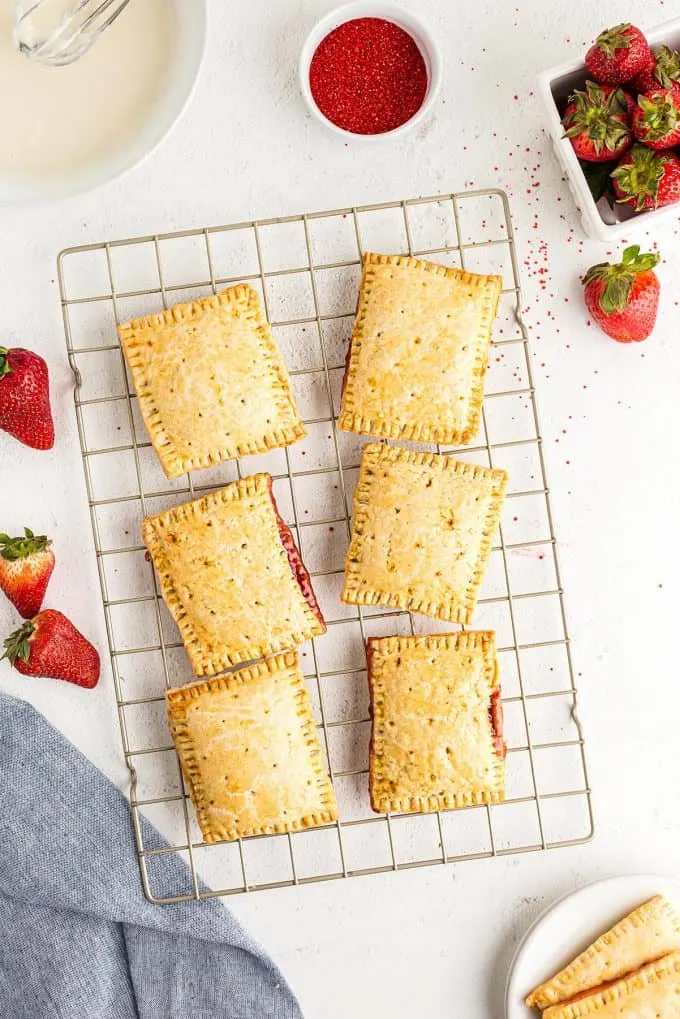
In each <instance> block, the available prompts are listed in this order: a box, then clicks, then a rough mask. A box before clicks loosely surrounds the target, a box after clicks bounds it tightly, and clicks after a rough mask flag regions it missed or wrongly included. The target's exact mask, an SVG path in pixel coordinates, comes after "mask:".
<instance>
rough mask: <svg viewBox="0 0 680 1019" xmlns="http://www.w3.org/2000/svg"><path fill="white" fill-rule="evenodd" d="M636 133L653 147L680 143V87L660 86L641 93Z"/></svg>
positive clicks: (671, 145) (636, 135) (634, 124)
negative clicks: (679, 88) (644, 93)
mask: <svg viewBox="0 0 680 1019" xmlns="http://www.w3.org/2000/svg"><path fill="white" fill-rule="evenodd" d="M633 132H634V134H635V137H636V138H637V139H638V141H641V142H642V143H643V145H647V146H648V148H650V149H672V148H673V146H674V145H678V144H680V90H676V89H672V88H658V89H656V90H655V91H653V92H647V94H646V95H643V96H638V101H637V103H636V104H635V108H634V109H633Z"/></svg>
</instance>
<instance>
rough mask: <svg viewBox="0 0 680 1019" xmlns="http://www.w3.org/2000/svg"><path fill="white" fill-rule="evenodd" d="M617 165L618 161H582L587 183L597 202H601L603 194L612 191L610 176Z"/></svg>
mask: <svg viewBox="0 0 680 1019" xmlns="http://www.w3.org/2000/svg"><path fill="white" fill-rule="evenodd" d="M616 165H617V164H616V161H613V162H611V163H587V162H585V161H583V162H581V169H582V170H583V175H584V177H585V178H586V183H587V184H588V187H589V189H590V193H591V195H592V196H593V200H594V201H595V202H599V200H600V199H601V198H602V197H603V195H605V194H607V195H608V193H611V181H610V179H609V178H610V175H611V172H612V170H613V169H614V167H615V166H616Z"/></svg>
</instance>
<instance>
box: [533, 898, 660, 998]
mask: <svg viewBox="0 0 680 1019" xmlns="http://www.w3.org/2000/svg"><path fill="white" fill-rule="evenodd" d="M678 950H680V916H679V915H678V913H677V912H676V910H675V909H674V907H673V906H672V905H671V903H670V902H669V901H668V900H667V899H664V898H663V896H661V895H655V896H654V898H652V899H650V900H649V901H648V902H645V903H643V904H642V905H641V906H638V908H637V909H634V910H633V912H632V913H629V914H628V915H627V916H624V918H623V919H622V920H619V922H618V923H616V924H614V926H613V927H612V928H610V930H608V931H605V933H604V934H602V935H601V936H600V937H599V938H598V939H597V940H596V941H594V942H593V944H592V945H590V946H589V947H588V948H586V949H585V950H584V951H583V952H581V954H580V955H578V956H577V957H576V958H575V959H574V960H573V962H570V963H569V965H568V966H565V967H564V969H562V970H560V972H559V973H556V974H555V976H554V977H552V978H551V979H550V980H548V981H546V983H544V984H541V985H540V987H537V988H536V989H535V990H533V991H532V992H531V994H529V995H528V997H527V999H526V1004H527V1006H528V1007H529V1008H547V1007H548V1006H549V1005H556V1004H557V1003H558V1002H560V1001H566V1000H567V999H569V998H573V997H574V996H575V995H577V994H580V993H582V992H583V991H588V990H591V989H592V988H595V987H599V986H600V985H601V984H604V983H607V982H608V981H611V980H617V979H618V978H619V977H622V976H625V975H626V973H630V972H632V971H633V970H636V969H638V968H639V967H640V966H642V965H644V964H645V963H648V962H652V961H653V960H654V959H659V958H660V957H661V956H662V955H666V954H667V953H668V952H673V951H678Z"/></svg>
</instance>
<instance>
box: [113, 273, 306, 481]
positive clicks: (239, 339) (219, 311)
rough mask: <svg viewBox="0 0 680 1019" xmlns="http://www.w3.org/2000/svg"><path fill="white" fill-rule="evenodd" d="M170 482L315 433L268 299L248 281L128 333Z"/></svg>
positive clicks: (151, 318) (126, 328)
mask: <svg viewBox="0 0 680 1019" xmlns="http://www.w3.org/2000/svg"><path fill="white" fill-rule="evenodd" d="M118 332H119V334H120V341H121V344H122V346H123V350H124V352H125V357H126V360H127V363H128V366H129V368H130V373H131V375H132V381H133V383H134V386H135V391H136V393H137V397H138V399H139V407H140V410H141V412H142V417H143V418H144V424H145V425H146V428H147V431H148V433H149V436H150V438H151V442H152V443H153V447H154V449H155V450H156V453H157V454H158V458H159V460H160V462H161V464H162V466H163V470H164V471H165V473H166V474H167V476H168V477H169V478H176V477H177V476H178V475H180V474H184V473H185V472H186V471H193V470H196V469H198V468H199V467H210V466H211V465H212V464H216V463H220V462H221V461H222V460H229V459H230V458H232V457H238V456H246V455H247V454H249V453H264V452H266V451H267V450H268V449H273V448H274V447H276V446H287V445H289V444H290V443H292V442H295V441H296V440H297V439H299V438H301V437H302V436H303V435H304V434H305V430H304V428H303V425H302V422H301V420H300V416H299V414H298V410H297V407H296V405H295V401H294V400H293V396H292V394H291V390H290V380H289V378H288V372H287V370H286V366H285V363H284V360H283V358H282V356H281V353H280V351H279V348H278V347H277V345H276V342H275V340H274V337H273V336H272V331H271V329H270V327H269V323H268V322H267V321H266V319H265V318H264V315H263V314H262V309H261V307H260V299H259V297H258V294H257V292H256V291H255V290H253V289H252V287H249V286H247V285H245V284H241V285H239V286H237V287H230V288H229V289H228V290H223V291H222V293H221V294H217V295H216V296H215V297H204V298H203V299H202V300H200V301H189V302H188V303H187V304H178V305H176V306H175V307H174V308H168V310H167V311H164V312H161V313H160V314H158V315H148V316H146V317H145V318H138V319H135V320H134V321H133V322H128V323H127V324H126V325H122V326H120V328H119V330H118Z"/></svg>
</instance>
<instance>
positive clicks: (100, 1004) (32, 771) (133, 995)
mask: <svg viewBox="0 0 680 1019" xmlns="http://www.w3.org/2000/svg"><path fill="white" fill-rule="evenodd" d="M0 817H1V818H2V822H1V824H2V829H1V837H0V932H1V934H0V1016H2V1017H3V1019H53V1017H58V1019H264V1017H267V1019H301V1012H300V1009H299V1006H298V1005H297V1003H296V1001H295V998H294V997H293V994H292V992H291V991H290V989H289V988H288V986H287V984H286V983H285V981H284V979H283V977H282V976H281V974H280V973H279V971H278V970H277V969H276V967H275V966H274V964H273V963H272V962H271V960H269V959H268V958H267V956H266V955H265V954H264V952H263V951H262V950H261V949H260V948H258V946H257V945H255V944H254V943H253V941H251V940H250V938H249V937H248V935H247V934H246V933H245V932H244V931H243V929H242V928H241V926H240V925H239V924H238V922H237V921H236V920H235V919H234V917H233V916H232V915H231V913H229V911H228V910H227V909H226V908H225V907H224V906H223V905H222V903H221V902H220V901H219V900H217V899H211V900H207V901H203V902H186V903H179V904H177V905H168V906H154V905H152V904H151V903H150V902H148V901H147V899H146V898H145V897H144V894H143V892H142V888H141V883H140V879H139V869H138V865H137V859H136V855H135V851H134V842H133V833H132V822H131V819H130V808H129V805H128V803H127V801H126V800H125V797H124V796H123V795H122V794H121V793H120V792H119V791H118V790H117V789H116V788H115V786H114V785H113V784H112V783H111V782H109V780H108V779H107V778H106V777H105V776H104V775H102V773H101V772H100V771H98V770H97V769H96V768H95V767H94V765H92V764H91V763H90V762H89V761H88V760H87V759H86V758H85V757H83V755H82V754H81V753H80V752H79V751H78V750H77V749H76V748H75V747H74V746H73V745H72V744H71V743H69V742H68V741H67V740H66V739H65V738H64V737H63V736H62V735H61V733H59V732H58V731H57V730H56V729H54V728H53V726H51V725H50V723H49V722H48V721H47V720H46V719H45V718H43V717H42V715H40V714H39V713H38V712H37V711H35V709H34V708H32V707H31V706H30V705H28V704H26V703H24V702H23V701H19V700H16V699H15V698H13V697H9V696H7V695H5V694H0ZM146 834H147V835H149V836H151V837H153V838H154V840H155V843H156V844H158V845H163V844H164V843H163V840H162V839H161V838H160V836H159V835H158V833H157V832H155V831H152V829H151V827H150V826H149V828H148V831H147V833H146ZM157 859H158V861H159V863H160V865H161V867H163V868H166V872H165V874H164V876H165V877H166V878H167V879H169V880H168V887H172V886H173V884H174V886H175V887H178V886H182V882H183V885H184V886H186V884H187V880H186V868H185V865H184V863H183V862H182V861H181V860H180V859H179V857H177V856H176V855H175V854H174V853H168V854H162V855H161V856H159V857H158V858H157ZM164 884H165V883H164Z"/></svg>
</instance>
